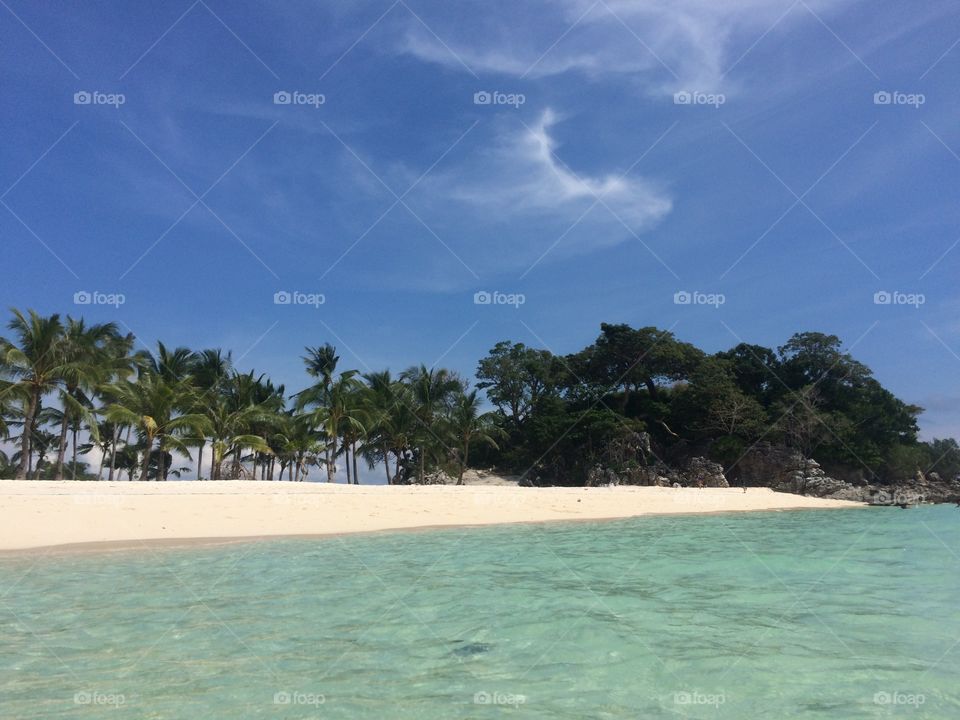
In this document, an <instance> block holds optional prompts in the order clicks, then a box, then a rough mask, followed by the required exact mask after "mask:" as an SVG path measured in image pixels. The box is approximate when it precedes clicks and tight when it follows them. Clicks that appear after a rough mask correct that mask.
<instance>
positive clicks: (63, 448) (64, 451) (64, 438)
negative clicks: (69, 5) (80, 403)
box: [53, 406, 69, 480]
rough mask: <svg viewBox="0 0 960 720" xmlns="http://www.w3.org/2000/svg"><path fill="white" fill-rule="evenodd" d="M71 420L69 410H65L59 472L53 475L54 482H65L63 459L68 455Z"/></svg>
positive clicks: (61, 425) (58, 457)
mask: <svg viewBox="0 0 960 720" xmlns="http://www.w3.org/2000/svg"><path fill="white" fill-rule="evenodd" d="M68 424H69V418H68V416H67V408H66V406H64V408H63V420H61V422H60V445H59V446H58V447H57V470H56V472H55V473H54V475H53V479H54V480H63V459H64V457H66V454H67V425H68Z"/></svg>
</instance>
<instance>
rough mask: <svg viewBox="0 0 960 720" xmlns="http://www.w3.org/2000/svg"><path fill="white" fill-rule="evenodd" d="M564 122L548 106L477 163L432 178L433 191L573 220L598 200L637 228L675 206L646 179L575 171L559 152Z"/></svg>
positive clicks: (512, 212)
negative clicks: (556, 132) (557, 133)
mask: <svg viewBox="0 0 960 720" xmlns="http://www.w3.org/2000/svg"><path fill="white" fill-rule="evenodd" d="M558 121H559V118H558V117H557V115H556V114H555V113H554V112H553V111H552V110H550V109H547V110H545V111H544V112H543V113H542V114H541V115H540V117H539V119H538V121H537V122H536V123H535V124H533V125H523V124H522V123H519V122H517V123H515V124H514V125H512V128H513V129H512V130H511V131H509V132H505V133H504V134H503V135H502V136H501V137H500V138H499V139H498V141H497V142H496V145H495V147H494V148H493V149H492V150H491V151H490V152H489V153H488V154H486V155H485V156H484V157H482V158H480V159H479V161H477V162H475V164H474V166H473V167H470V168H468V169H466V171H463V170H458V171H457V173H456V174H455V175H454V174H444V175H441V176H438V178H437V179H436V180H435V181H433V182H432V183H431V187H432V190H433V192H440V193H444V194H446V195H447V196H448V197H450V198H452V199H455V200H459V201H462V202H465V203H467V204H470V205H473V206H476V207H477V208H480V209H482V210H484V211H485V212H486V213H488V214H494V215H496V216H500V217H502V216H521V215H527V216H530V217H536V216H541V217H542V216H549V217H552V218H555V219H566V220H570V221H573V220H576V219H577V218H578V217H579V216H580V215H582V214H583V213H584V212H585V211H586V210H587V209H588V208H590V206H592V205H596V206H597V215H598V216H604V215H605V216H607V217H608V219H609V216H610V212H611V211H612V212H613V213H616V215H618V216H619V217H620V218H621V219H622V220H623V221H624V222H625V223H626V224H628V225H629V226H630V228H631V229H632V230H634V231H640V230H643V229H645V228H647V227H649V226H650V225H652V224H653V223H655V222H656V221H658V220H660V219H661V218H662V217H664V216H665V215H666V214H667V213H668V212H669V211H670V208H671V202H670V198H669V197H668V196H667V195H666V193H665V192H663V191H662V190H660V189H658V188H657V187H656V186H655V185H654V184H653V183H651V182H649V181H647V180H645V179H642V178H637V177H624V176H622V175H619V174H616V173H609V174H606V175H601V176H597V177H592V176H588V175H582V174H579V173H576V172H574V171H573V170H572V169H571V168H570V167H569V166H568V165H566V164H565V163H564V162H563V160H561V159H560V157H559V156H558V154H557V153H558V149H559V148H558V144H557V141H556V140H555V139H554V137H553V136H552V135H551V128H552V127H553V126H554V125H555V124H556V123H557V122H558ZM604 206H607V207H609V210H607V209H606V208H605V207H604ZM614 219H615V218H614ZM590 222H594V221H593V220H591V221H590Z"/></svg>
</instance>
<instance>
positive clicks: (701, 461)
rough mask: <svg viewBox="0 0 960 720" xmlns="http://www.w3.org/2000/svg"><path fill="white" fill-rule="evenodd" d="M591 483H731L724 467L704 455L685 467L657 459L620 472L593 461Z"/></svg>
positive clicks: (701, 485)
mask: <svg viewBox="0 0 960 720" xmlns="http://www.w3.org/2000/svg"><path fill="white" fill-rule="evenodd" d="M586 484H587V485H588V486H592V487H596V486H600V485H657V486H660V487H668V486H673V485H679V486H681V487H730V484H729V483H728V482H727V478H726V477H725V476H724V474H723V467H722V466H720V465H719V464H718V463H715V462H711V461H710V460H707V459H706V458H703V457H694V458H691V459H690V462H689V463H687V467H686V468H685V469H684V470H679V471H678V470H676V469H674V468H671V467H669V466H667V465H665V464H664V463H662V462H660V461H657V462H655V463H654V464H653V465H644V466H636V467H630V468H628V469H626V470H621V471H620V472H615V471H614V470H612V469H610V468H607V467H604V466H602V465H599V464H598V465H594V466H593V467H592V468H590V470H589V471H588V472H587V483H586Z"/></svg>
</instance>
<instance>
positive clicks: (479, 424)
mask: <svg viewBox="0 0 960 720" xmlns="http://www.w3.org/2000/svg"><path fill="white" fill-rule="evenodd" d="M494 418H495V414H494V413H489V412H488V413H482V414H481V413H480V399H479V398H478V397H477V391H476V390H473V391H471V392H469V393H460V394H459V395H458V396H457V398H456V400H455V401H454V404H453V409H452V411H451V412H450V420H449V426H450V430H451V433H452V435H453V437H454V438H455V439H456V440H457V441H458V442H459V450H460V453H459V454H458V458H457V461H458V462H457V465H458V473H457V485H463V473H464V471H465V470H466V469H467V465H468V463H469V461H470V444H471V443H472V442H481V443H485V444H487V445H489V446H490V447H492V448H493V449H494V450H497V449H499V448H498V447H497V442H496V440H495V439H494V437H502V436H503V435H504V434H505V433H504V432H503V430H502V429H500V428H499V427H497V425H496V424H495V423H494Z"/></svg>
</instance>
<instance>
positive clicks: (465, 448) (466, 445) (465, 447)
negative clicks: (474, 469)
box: [457, 438, 470, 485]
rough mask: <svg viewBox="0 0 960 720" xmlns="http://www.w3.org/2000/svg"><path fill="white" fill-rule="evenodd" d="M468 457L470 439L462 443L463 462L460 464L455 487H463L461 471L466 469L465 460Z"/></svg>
mask: <svg viewBox="0 0 960 720" xmlns="http://www.w3.org/2000/svg"><path fill="white" fill-rule="evenodd" d="M469 456H470V439H469V438H467V440H466V441H465V442H464V443H463V460H462V461H461V462H460V477H458V478H457V485H463V471H464V470H466V469H467V458H468V457H469Z"/></svg>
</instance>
